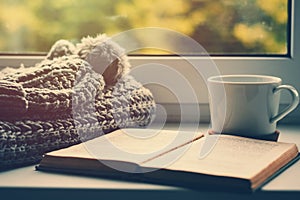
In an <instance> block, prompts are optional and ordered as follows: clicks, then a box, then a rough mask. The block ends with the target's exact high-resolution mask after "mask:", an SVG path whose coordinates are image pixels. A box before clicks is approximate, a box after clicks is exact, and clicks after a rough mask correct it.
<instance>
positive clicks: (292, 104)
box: [270, 85, 299, 123]
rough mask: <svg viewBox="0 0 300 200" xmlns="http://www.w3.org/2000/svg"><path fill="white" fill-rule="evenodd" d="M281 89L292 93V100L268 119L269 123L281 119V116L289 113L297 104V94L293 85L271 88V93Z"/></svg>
mask: <svg viewBox="0 0 300 200" xmlns="http://www.w3.org/2000/svg"><path fill="white" fill-rule="evenodd" d="M282 89H286V90H288V91H289V92H290V94H291V95H292V102H291V103H290V105H289V106H287V107H286V108H284V109H283V110H282V111H281V112H280V113H278V114H277V115H276V116H274V117H272V118H271V119H270V122H271V123H274V122H277V121H279V120H281V119H282V118H284V117H285V116H286V115H287V114H289V113H290V112H291V111H293V110H294V109H295V108H296V107H297V106H298V103H299V94H298V92H297V90H296V89H295V88H294V87H293V86H290V85H280V86H278V87H276V88H275V89H274V90H273V93H277V92H279V91H280V90H282Z"/></svg>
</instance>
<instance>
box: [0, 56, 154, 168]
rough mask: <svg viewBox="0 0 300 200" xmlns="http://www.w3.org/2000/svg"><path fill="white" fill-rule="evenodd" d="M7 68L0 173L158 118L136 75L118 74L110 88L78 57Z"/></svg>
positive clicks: (0, 74) (0, 76) (1, 101)
mask: <svg viewBox="0 0 300 200" xmlns="http://www.w3.org/2000/svg"><path fill="white" fill-rule="evenodd" d="M50 53H51V54H52V55H53V54H54V53H53V52H50ZM7 69H9V68H7ZM7 69H6V70H3V71H0V169H8V168H14V167H19V166H24V165H29V164H34V163H37V162H39V161H40V160H41V158H42V155H43V154H44V153H46V152H49V151H53V150H57V149H60V148H64V147H68V146H71V145H74V144H78V143H80V142H84V141H87V140H90V139H92V138H95V137H98V136H101V135H103V134H106V133H109V132H111V131H113V130H116V129H119V128H127V127H143V126H147V125H148V124H149V123H150V121H151V118H152V117H153V114H154V110H155V102H154V100H153V96H152V94H151V92H150V91H149V90H148V89H146V88H144V87H143V86H142V85H141V84H140V83H138V82H137V81H136V80H135V79H134V78H133V77H132V76H130V75H126V74H123V75H118V79H117V80H116V81H114V83H113V84H111V85H110V86H109V87H107V85H106V83H105V79H104V77H103V76H102V75H101V74H99V73H97V72H95V71H94V69H93V66H92V65H91V64H89V63H88V62H87V61H85V60H84V59H82V57H80V56H78V55H67V54H63V55H59V56H56V57H55V58H51V59H49V58H48V59H45V60H44V61H42V62H40V63H38V64H37V65H35V66H34V67H30V68H20V69H19V70H13V69H11V70H7ZM10 71H11V72H10Z"/></svg>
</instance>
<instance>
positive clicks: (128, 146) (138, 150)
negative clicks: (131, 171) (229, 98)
mask: <svg viewBox="0 0 300 200" xmlns="http://www.w3.org/2000/svg"><path fill="white" fill-rule="evenodd" d="M203 136H204V135H203V134H202V133H200V132H190V131H173V130H172V131H171V130H152V129H121V130H116V131H114V132H112V133H109V134H107V135H103V136H101V137H98V138H95V139H93V140H90V141H87V142H84V143H81V144H79V145H75V146H71V147H69V148H66V149H61V150H57V151H54V152H51V153H48V154H47V155H50V156H64V157H82V158H89V159H98V160H117V161H126V162H132V163H137V164H139V163H142V162H143V161H145V160H148V159H150V158H152V157H155V156H157V155H161V154H164V153H165V152H168V151H170V150H173V149H176V148H177V147H180V146H182V145H183V146H185V145H186V144H188V143H189V142H190V141H193V140H195V139H198V138H201V137H203Z"/></svg>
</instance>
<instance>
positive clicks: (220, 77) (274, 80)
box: [207, 74, 281, 85]
mask: <svg viewBox="0 0 300 200" xmlns="http://www.w3.org/2000/svg"><path fill="white" fill-rule="evenodd" d="M226 78H261V79H265V80H264V81H233V80H231V81H230V80H224V79H226ZM207 81H208V82H210V83H221V84H250V85H259V84H274V83H279V84H280V83H281V78H279V77H276V76H268V75H254V74H232V75H218V76H212V77H209V78H208V79H207Z"/></svg>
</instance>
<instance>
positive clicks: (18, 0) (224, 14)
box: [0, 0, 290, 55]
mask: <svg viewBox="0 0 300 200" xmlns="http://www.w3.org/2000/svg"><path fill="white" fill-rule="evenodd" d="M288 11H289V1H288V0H214V1H212V0H101V1H99V0H84V1H83V0H0V30H1V31H0V53H2V54H10V53H19V54H20V53H21V54H27V53H44V52H47V51H48V50H49V49H50V47H51V45H52V44H53V43H54V42H55V41H57V40H58V39H68V40H70V41H72V42H74V43H76V42H78V41H79V40H80V39H81V38H82V37H84V36H87V35H90V36H95V35H97V34H99V33H106V34H107V35H109V36H110V35H113V34H117V33H120V32H122V31H126V30H129V29H132V28H143V27H162V28H169V29H172V30H175V31H178V32H180V33H183V34H186V35H188V36H190V37H192V38H194V39H195V40H196V41H198V42H199V43H200V44H201V45H202V46H203V47H204V48H205V49H206V50H207V51H208V52H209V53H210V54H211V55H288V54H289V37H290V36H289V28H290V26H289V24H290V23H289V14H288V13H289V12H288ZM161 42H164V41H161ZM135 53H141V52H135ZM143 53H145V52H143ZM146 53H149V54H168V52H161V51H155V50H148V51H147V52H146ZM182 53H185V54H193V55H194V54H197V52H182Z"/></svg>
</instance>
